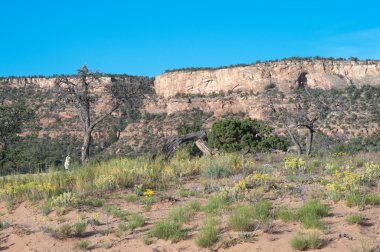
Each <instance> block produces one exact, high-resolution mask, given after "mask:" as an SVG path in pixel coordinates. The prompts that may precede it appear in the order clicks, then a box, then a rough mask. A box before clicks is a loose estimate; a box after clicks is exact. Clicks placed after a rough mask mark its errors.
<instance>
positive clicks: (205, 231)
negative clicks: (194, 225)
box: [195, 219, 219, 248]
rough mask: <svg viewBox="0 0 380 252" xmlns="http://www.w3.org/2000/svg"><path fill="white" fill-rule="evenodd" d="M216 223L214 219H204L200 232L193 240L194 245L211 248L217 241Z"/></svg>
mask: <svg viewBox="0 0 380 252" xmlns="http://www.w3.org/2000/svg"><path fill="white" fill-rule="evenodd" d="M218 223H219V222H218V221H217V220H215V219H206V220H205V221H204V222H203V224H202V227H201V230H200V231H199V233H198V234H197V236H196V238H195V243H196V244H197V245H198V246H199V247H201V248H212V247H213V246H214V245H215V243H216V242H217V241H218V240H219V235H218V233H219V232H218V227H217V225H218Z"/></svg>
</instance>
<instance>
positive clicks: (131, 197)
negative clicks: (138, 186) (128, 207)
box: [125, 193, 137, 203]
mask: <svg viewBox="0 0 380 252" xmlns="http://www.w3.org/2000/svg"><path fill="white" fill-rule="evenodd" d="M136 200H137V196H136V195H135V194H132V193H130V194H127V196H125V201H126V202H128V203H130V202H135V201H136Z"/></svg>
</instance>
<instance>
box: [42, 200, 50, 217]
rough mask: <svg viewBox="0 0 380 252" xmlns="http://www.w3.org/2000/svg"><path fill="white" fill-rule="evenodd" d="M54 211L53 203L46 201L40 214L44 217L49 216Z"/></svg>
mask: <svg viewBox="0 0 380 252" xmlns="http://www.w3.org/2000/svg"><path fill="white" fill-rule="evenodd" d="M51 211H52V208H51V201H46V202H44V204H42V206H41V207H40V212H41V214H42V215H44V216H47V215H49V213H50V212H51Z"/></svg>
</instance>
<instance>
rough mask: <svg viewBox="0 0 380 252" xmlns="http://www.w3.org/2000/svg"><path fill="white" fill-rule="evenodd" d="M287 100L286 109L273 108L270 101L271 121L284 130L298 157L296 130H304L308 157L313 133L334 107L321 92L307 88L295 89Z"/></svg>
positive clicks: (299, 149)
mask: <svg viewBox="0 0 380 252" xmlns="http://www.w3.org/2000/svg"><path fill="white" fill-rule="evenodd" d="M291 96H292V97H291V98H290V99H289V106H288V107H286V108H285V107H279V108H276V107H275V106H274V102H273V99H270V104H269V107H270V109H271V112H272V119H275V120H277V121H278V122H279V123H280V124H282V126H283V127H284V128H285V129H286V131H287V133H288V135H289V137H290V139H291V140H292V142H293V144H294V145H295V146H296V148H297V153H298V155H301V154H302V153H303V150H302V147H301V140H300V139H299V138H297V131H298V129H306V130H307V132H308V134H307V137H306V148H305V154H306V155H307V156H309V155H310V154H311V151H312V144H313V139H314V133H315V132H316V130H317V128H318V127H319V125H320V124H321V123H322V122H323V121H324V120H325V119H326V118H327V117H328V115H329V114H330V113H331V112H332V111H333V109H332V108H333V107H334V106H335V105H334V104H333V102H331V101H328V100H327V97H326V96H325V95H324V94H323V91H322V90H317V89H310V88H307V87H303V88H299V89H297V90H296V91H295V92H294V93H293V94H292V95H291Z"/></svg>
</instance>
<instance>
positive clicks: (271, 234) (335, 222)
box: [0, 181, 380, 252]
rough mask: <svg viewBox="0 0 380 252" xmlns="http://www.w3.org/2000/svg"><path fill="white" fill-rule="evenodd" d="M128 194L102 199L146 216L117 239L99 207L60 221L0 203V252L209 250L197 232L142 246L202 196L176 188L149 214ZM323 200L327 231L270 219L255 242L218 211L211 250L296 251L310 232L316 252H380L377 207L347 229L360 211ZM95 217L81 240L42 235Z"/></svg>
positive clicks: (288, 202) (287, 200)
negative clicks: (84, 247)
mask: <svg viewBox="0 0 380 252" xmlns="http://www.w3.org/2000/svg"><path fill="white" fill-rule="evenodd" d="M184 186H185V187H188V188H190V187H194V186H201V185H200V183H198V182H197V181H187V182H186V184H184ZM127 193H130V191H127V190H119V191H117V192H116V193H112V194H110V195H106V196H104V197H103V198H104V199H105V201H106V204H112V205H116V206H118V207H120V208H121V209H124V210H126V211H128V212H129V213H141V214H142V215H143V216H144V217H145V225H144V226H143V227H140V228H137V229H135V230H134V231H133V232H131V231H126V232H125V233H124V234H122V235H121V236H120V237H117V236H116V235H115V234H113V233H110V234H107V233H105V232H104V230H107V229H110V228H111V229H116V228H117V225H118V222H119V221H120V220H118V219H117V218H115V217H112V216H110V215H109V214H107V213H106V212H105V211H104V209H103V208H102V207H91V208H89V207H84V208H79V209H72V210H71V211H69V212H68V213H67V214H65V215H63V216H61V217H59V216H57V214H56V212H55V211H53V212H51V213H50V214H49V215H48V216H43V215H42V214H41V213H40V210H39V206H40V204H41V202H34V203H33V202H23V203H21V204H19V205H18V206H16V208H15V209H14V210H13V212H12V213H8V211H7V208H6V205H5V203H1V206H0V213H1V214H2V216H1V219H2V220H6V221H7V222H9V223H10V224H11V226H10V227H8V228H5V229H3V230H1V231H0V241H1V245H0V251H15V252H22V251H79V250H78V249H75V248H74V246H75V243H76V242H78V241H79V240H83V239H85V240H87V241H89V242H90V246H89V248H88V250H91V251H138V252H145V251H156V252H159V251H162V252H163V251H168V252H169V251H209V250H208V249H200V248H199V247H197V245H196V244H195V242H194V237H195V235H196V233H197V232H198V231H197V228H195V229H192V231H190V233H189V236H188V238H187V239H185V240H182V241H180V242H177V243H172V242H171V241H164V240H158V239H154V240H153V243H152V244H149V245H146V244H145V243H144V233H146V231H148V230H149V229H150V227H151V226H152V224H153V223H154V221H156V220H158V219H160V218H162V217H163V216H165V215H166V214H167V213H168V211H169V210H170V209H171V208H172V207H173V206H176V205H180V204H183V203H185V202H187V201H191V200H194V199H197V200H199V201H200V202H201V203H204V202H206V201H207V200H206V199H205V198H204V196H197V197H187V198H183V197H179V196H178V194H177V192H176V191H175V190H173V191H168V192H165V193H162V194H161V195H160V197H159V200H158V202H157V203H156V204H154V205H153V206H152V208H151V209H150V210H148V211H145V210H144V208H143V206H142V205H141V203H139V202H132V203H127V202H126V201H125V195H126V194H127ZM309 197H310V196H309ZM267 198H268V199H269V200H270V201H271V202H272V204H273V206H277V205H281V206H287V207H291V208H293V207H299V206H300V205H301V204H302V202H301V200H300V198H299V197H295V196H294V197H293V196H292V195H285V196H284V197H281V198H271V196H270V195H268V196H267ZM322 202H323V203H324V204H326V205H327V206H328V207H329V216H328V217H325V218H323V223H324V224H325V225H326V227H327V229H326V230H324V231H320V230H309V229H308V230H306V229H304V228H303V227H302V225H301V224H300V223H298V222H293V223H285V222H282V221H280V220H274V221H273V223H272V225H271V226H272V228H271V229H270V230H267V231H265V232H264V231H263V230H260V229H259V230H256V231H254V232H252V236H253V239H251V240H249V241H244V242H242V241H237V240H236V238H237V237H238V234H237V232H234V231H230V230H228V229H227V228H226V227H227V226H226V225H224V224H225V223H227V221H228V214H225V213H222V214H220V216H218V217H220V218H221V220H222V228H221V230H220V239H219V242H218V243H217V245H216V246H215V251H236V252H237V251H239V252H248V251H295V250H294V249H292V247H291V246H290V240H291V238H292V237H293V236H295V235H296V234H298V233H302V234H307V233H309V232H311V231H316V232H319V233H320V234H321V238H322V239H323V245H322V247H321V248H320V249H319V250H320V251H380V207H379V205H376V206H371V207H366V208H365V209H364V210H362V211H360V214H361V215H362V216H363V217H364V218H363V220H364V221H363V222H362V223H361V224H360V225H359V224H356V225H349V224H347V222H346V221H345V218H346V216H347V215H349V214H353V213H358V212H359V210H358V209H357V208H356V207H347V206H346V205H345V204H344V203H343V202H339V203H336V204H335V203H332V202H328V201H322ZM94 213H98V214H99V220H100V222H101V223H102V224H101V225H98V226H94V225H88V226H87V229H86V231H85V232H84V233H83V234H82V236H81V237H69V238H65V239H57V238H55V237H53V236H51V235H49V234H48V233H45V232H43V231H41V227H42V226H46V225H48V226H50V227H53V228H54V227H58V226H59V225H60V224H62V223H69V224H72V223H74V222H76V221H77V219H78V218H79V216H82V217H83V216H84V217H85V219H89V218H90V216H91V215H92V214H94ZM205 217H206V215H205V213H202V212H200V213H197V215H196V216H195V218H194V219H193V220H192V221H191V223H189V224H186V225H187V226H189V227H191V226H194V225H200V224H201V222H202V220H203V219H204V218H205ZM58 222H60V223H58ZM223 223H224V224H223ZM198 230H199V229H198ZM228 241H230V242H228ZM234 241H235V242H234ZM236 241H237V242H236ZM235 243H236V244H235ZM226 244H229V245H226Z"/></svg>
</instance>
